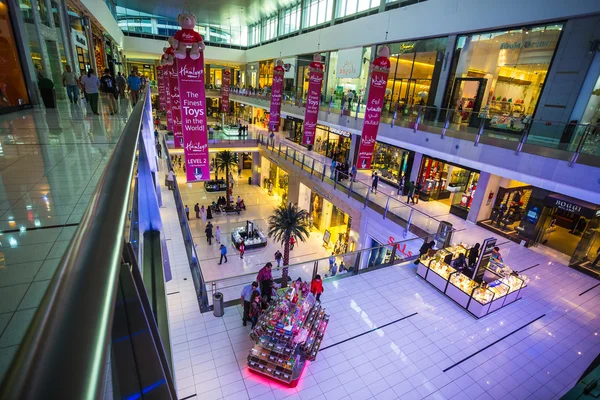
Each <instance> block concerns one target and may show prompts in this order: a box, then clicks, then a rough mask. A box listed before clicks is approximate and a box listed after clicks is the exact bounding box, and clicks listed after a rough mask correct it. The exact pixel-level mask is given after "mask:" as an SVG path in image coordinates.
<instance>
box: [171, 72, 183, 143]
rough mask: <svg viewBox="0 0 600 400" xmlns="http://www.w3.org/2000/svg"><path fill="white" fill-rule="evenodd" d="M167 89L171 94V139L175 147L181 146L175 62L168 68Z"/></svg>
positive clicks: (181, 135)
mask: <svg viewBox="0 0 600 400" xmlns="http://www.w3.org/2000/svg"><path fill="white" fill-rule="evenodd" d="M169 90H170V94H171V119H172V120H173V141H174V145H175V148H176V149H180V148H181V147H183V134H182V132H181V103H180V100H179V83H178V80H177V67H176V66H175V64H173V66H171V68H170V69H169Z"/></svg>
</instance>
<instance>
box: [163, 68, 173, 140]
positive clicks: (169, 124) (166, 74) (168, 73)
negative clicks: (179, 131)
mask: <svg viewBox="0 0 600 400" xmlns="http://www.w3.org/2000/svg"><path fill="white" fill-rule="evenodd" d="M173 68H175V67H174V66H173V65H165V66H164V67H163V82H164V84H165V97H166V99H165V104H166V106H167V109H166V114H167V130H169V131H171V132H173V112H172V111H171V107H172V106H173V104H172V102H171V79H170V78H169V77H170V76H171V70H172V69H173Z"/></svg>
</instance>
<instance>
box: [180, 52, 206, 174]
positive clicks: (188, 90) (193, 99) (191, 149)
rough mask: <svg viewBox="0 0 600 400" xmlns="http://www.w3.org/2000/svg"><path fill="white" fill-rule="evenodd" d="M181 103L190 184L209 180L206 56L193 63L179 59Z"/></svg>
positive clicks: (186, 165) (184, 149)
mask: <svg viewBox="0 0 600 400" xmlns="http://www.w3.org/2000/svg"><path fill="white" fill-rule="evenodd" d="M177 74H178V79H179V100H180V101H181V116H182V118H183V119H182V124H181V128H182V132H183V144H184V145H183V152H184V154H185V173H186V176H187V181H188V182H198V181H207V180H209V179H210V165H209V163H208V137H207V133H208V132H207V127H206V95H205V91H204V53H203V52H200V58H198V59H197V60H192V59H191V58H190V56H189V54H188V56H187V57H186V58H184V59H179V58H178V59H177Z"/></svg>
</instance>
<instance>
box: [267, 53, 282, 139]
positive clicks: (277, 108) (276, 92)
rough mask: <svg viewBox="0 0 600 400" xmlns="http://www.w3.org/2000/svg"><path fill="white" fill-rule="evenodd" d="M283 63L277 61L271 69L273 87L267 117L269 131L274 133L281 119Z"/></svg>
mask: <svg viewBox="0 0 600 400" xmlns="http://www.w3.org/2000/svg"><path fill="white" fill-rule="evenodd" d="M284 74H285V69H284V68H283V61H281V60H278V61H277V65H276V66H275V68H273V85H271V108H270V110H269V111H270V115H269V130H270V131H271V132H276V131H278V130H279V121H280V118H281V99H282V96H283V75H284Z"/></svg>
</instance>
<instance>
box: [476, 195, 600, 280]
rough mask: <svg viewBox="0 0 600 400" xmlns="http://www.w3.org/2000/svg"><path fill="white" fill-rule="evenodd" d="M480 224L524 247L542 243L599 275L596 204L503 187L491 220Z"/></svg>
mask: <svg viewBox="0 0 600 400" xmlns="http://www.w3.org/2000/svg"><path fill="white" fill-rule="evenodd" d="M478 225H481V226H483V227H486V228H487V229H489V230H491V231H494V232H496V233H498V234H500V235H502V236H504V237H506V238H508V239H510V240H512V241H515V242H517V243H521V242H523V244H524V245H525V246H531V245H536V244H542V245H544V246H547V247H549V248H551V249H554V250H556V251H558V252H560V253H562V254H565V255H567V256H568V257H570V262H569V264H570V266H573V267H577V268H581V269H582V270H583V269H586V270H588V271H593V272H594V273H600V265H599V261H600V259H599V257H598V256H599V255H600V253H599V251H600V206H599V205H597V204H592V203H588V202H586V201H583V200H579V199H575V198H572V197H568V196H564V195H561V194H557V193H552V192H549V191H547V190H544V189H539V188H536V187H533V186H527V185H525V186H517V187H511V188H503V187H500V188H499V189H498V194H497V196H496V199H495V202H494V206H493V208H492V211H491V214H490V216H489V218H487V219H485V220H482V221H479V222H478ZM588 271H584V272H588Z"/></svg>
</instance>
